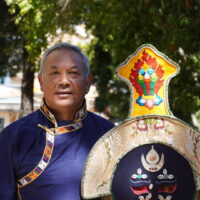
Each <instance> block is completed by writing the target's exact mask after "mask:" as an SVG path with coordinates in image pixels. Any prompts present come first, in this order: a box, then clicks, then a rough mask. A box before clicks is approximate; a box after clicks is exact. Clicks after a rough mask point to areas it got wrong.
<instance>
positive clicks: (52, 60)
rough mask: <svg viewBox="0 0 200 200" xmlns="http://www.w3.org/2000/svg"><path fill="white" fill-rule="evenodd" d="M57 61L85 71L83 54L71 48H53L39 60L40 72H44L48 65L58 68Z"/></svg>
mask: <svg viewBox="0 0 200 200" xmlns="http://www.w3.org/2000/svg"><path fill="white" fill-rule="evenodd" d="M58 63H62V64H63V65H65V64H66V65H72V67H78V68H80V69H83V71H84V72H87V67H86V66H85V63H84V58H83V56H82V55H81V54H80V53H78V52H76V51H74V50H73V49H66V48H60V49H55V50H53V51H51V52H49V53H48V54H46V55H45V56H44V58H43V60H42V62H41V72H44V71H45V68H46V67H49V66H54V68H55V67H57V68H58V67H59V65H58Z"/></svg>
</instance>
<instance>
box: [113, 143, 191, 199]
mask: <svg viewBox="0 0 200 200" xmlns="http://www.w3.org/2000/svg"><path fill="white" fill-rule="evenodd" d="M112 193H113V196H114V198H115V200H183V199H185V200H192V199H193V197H194V194H195V183H194V177H193V172H192V169H191V167H190V165H189V164H188V161H187V160H186V159H185V158H184V157H183V156H182V155H180V154H179V153H177V152H176V151H175V150H173V149H172V148H170V147H169V146H166V145H163V144H146V145H142V146H140V147H137V148H135V149H133V150H132V151H130V152H129V153H127V154H126V155H125V156H124V157H123V158H122V159H121V160H120V162H119V163H118V165H117V168H116V170H115V172H114V176H113V180H112Z"/></svg>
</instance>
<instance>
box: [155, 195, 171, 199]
mask: <svg viewBox="0 0 200 200" xmlns="http://www.w3.org/2000/svg"><path fill="white" fill-rule="evenodd" d="M158 198H159V200H170V199H172V196H171V195H168V196H167V197H166V198H164V197H163V196H162V195H158Z"/></svg>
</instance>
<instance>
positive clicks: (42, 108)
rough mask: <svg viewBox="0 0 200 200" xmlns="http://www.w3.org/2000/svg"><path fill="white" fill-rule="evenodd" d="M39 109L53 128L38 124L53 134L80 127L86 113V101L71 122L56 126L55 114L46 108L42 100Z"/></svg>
mask: <svg viewBox="0 0 200 200" xmlns="http://www.w3.org/2000/svg"><path fill="white" fill-rule="evenodd" d="M40 111H41V112H42V113H43V114H44V115H45V117H47V119H48V120H50V121H51V122H52V123H53V124H54V126H55V128H50V129H49V128H47V127H45V126H42V125H41V124H39V125H38V126H40V127H41V128H43V129H45V130H46V131H50V132H51V133H52V134H53V135H58V134H63V133H67V132H71V131H75V130H77V129H79V128H81V127H82V126H83V125H82V120H83V119H84V118H85V116H86V114H87V109H86V103H85V102H84V105H83V107H82V108H81V109H80V110H79V111H78V112H77V113H76V114H75V118H74V120H73V121H72V123H71V124H68V125H66V126H60V127H58V123H57V121H56V118H55V116H54V115H53V114H52V113H51V111H50V110H49V109H48V107H47V105H46V103H45V101H44V100H43V102H42V104H41V106H40Z"/></svg>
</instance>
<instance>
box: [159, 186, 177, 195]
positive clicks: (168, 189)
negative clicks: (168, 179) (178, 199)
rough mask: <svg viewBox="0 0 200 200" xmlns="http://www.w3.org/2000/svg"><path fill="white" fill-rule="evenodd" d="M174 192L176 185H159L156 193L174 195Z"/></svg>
mask: <svg viewBox="0 0 200 200" xmlns="http://www.w3.org/2000/svg"><path fill="white" fill-rule="evenodd" d="M175 191H176V184H172V185H160V186H159V187H158V192H165V193H174V192H175Z"/></svg>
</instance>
